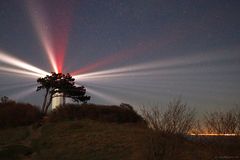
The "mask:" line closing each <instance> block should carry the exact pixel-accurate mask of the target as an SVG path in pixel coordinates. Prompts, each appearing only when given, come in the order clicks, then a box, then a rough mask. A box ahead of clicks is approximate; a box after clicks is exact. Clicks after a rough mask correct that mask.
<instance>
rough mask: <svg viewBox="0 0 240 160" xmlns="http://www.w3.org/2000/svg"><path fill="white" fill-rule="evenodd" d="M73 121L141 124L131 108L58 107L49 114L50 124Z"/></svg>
mask: <svg viewBox="0 0 240 160" xmlns="http://www.w3.org/2000/svg"><path fill="white" fill-rule="evenodd" d="M74 119H91V120H97V121H104V122H116V123H129V122H130V123H131V122H134V123H136V122H143V119H142V117H141V116H140V115H138V114H137V113H136V112H135V111H134V110H133V109H132V108H128V107H123V105H121V106H106V105H95V104H82V105H74V104H68V105H66V106H60V107H58V108H57V109H55V110H53V111H52V112H51V113H50V114H49V120H50V121H52V122H55V121H62V120H74Z"/></svg>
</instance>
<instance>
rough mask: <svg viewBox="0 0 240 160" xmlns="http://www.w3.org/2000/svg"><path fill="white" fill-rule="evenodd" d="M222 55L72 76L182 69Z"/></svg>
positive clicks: (218, 58)
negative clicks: (172, 68)
mask: <svg viewBox="0 0 240 160" xmlns="http://www.w3.org/2000/svg"><path fill="white" fill-rule="evenodd" d="M223 58H226V57H224V55H222V56H221V55H218V57H215V56H213V57H210V56H208V57H203V56H192V57H182V58H175V59H169V60H157V61H153V62H147V63H142V64H136V65H130V66H125V67H120V68H116V69H109V70H104V71H98V72H92V73H87V74H80V75H74V78H76V79H79V78H80V79H81V78H84V77H93V76H104V75H112V74H118V73H119V74H122V73H124V72H129V73H130V72H137V71H143V70H146V71H148V70H154V69H155V70H156V69H164V68H171V67H182V66H188V65H193V64H201V63H204V62H208V61H219V60H222V59H223Z"/></svg>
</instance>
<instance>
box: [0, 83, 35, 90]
mask: <svg viewBox="0 0 240 160" xmlns="http://www.w3.org/2000/svg"><path fill="white" fill-rule="evenodd" d="M35 84H36V83H34V82H32V83H30V82H29V83H24V84H15V85H13V84H7V85H4V86H3V87H1V88H0V91H5V90H12V89H16V88H22V87H28V86H33V85H35Z"/></svg>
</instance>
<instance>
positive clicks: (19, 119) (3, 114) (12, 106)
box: [0, 101, 41, 128]
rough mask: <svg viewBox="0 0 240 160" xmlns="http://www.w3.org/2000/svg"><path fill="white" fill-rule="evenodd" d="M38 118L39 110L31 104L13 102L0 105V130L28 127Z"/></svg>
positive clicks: (39, 115) (39, 116)
mask: <svg viewBox="0 0 240 160" xmlns="http://www.w3.org/2000/svg"><path fill="white" fill-rule="evenodd" d="M40 118H41V114H40V111H39V109H38V108H37V107H35V106H33V105H31V104H25V103H15V102H14V101H10V102H7V103H0V128H7V127H16V126H23V125H30V124H32V123H34V122H37V121H39V120H40Z"/></svg>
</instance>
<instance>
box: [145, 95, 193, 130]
mask: <svg viewBox="0 0 240 160" xmlns="http://www.w3.org/2000/svg"><path fill="white" fill-rule="evenodd" d="M141 114H142V116H143V118H144V119H145V120H146V122H147V123H148V125H149V127H150V128H152V129H154V130H157V131H160V132H162V133H167V134H186V133H188V132H189V131H190V130H191V129H192V127H193V126H194V123H195V111H194V110H193V109H190V108H188V107H187V104H185V103H182V101H181V99H177V100H173V101H170V102H169V104H168V105H167V110H166V111H161V109H160V108H159V107H152V108H148V109H147V108H146V107H142V108H141Z"/></svg>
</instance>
